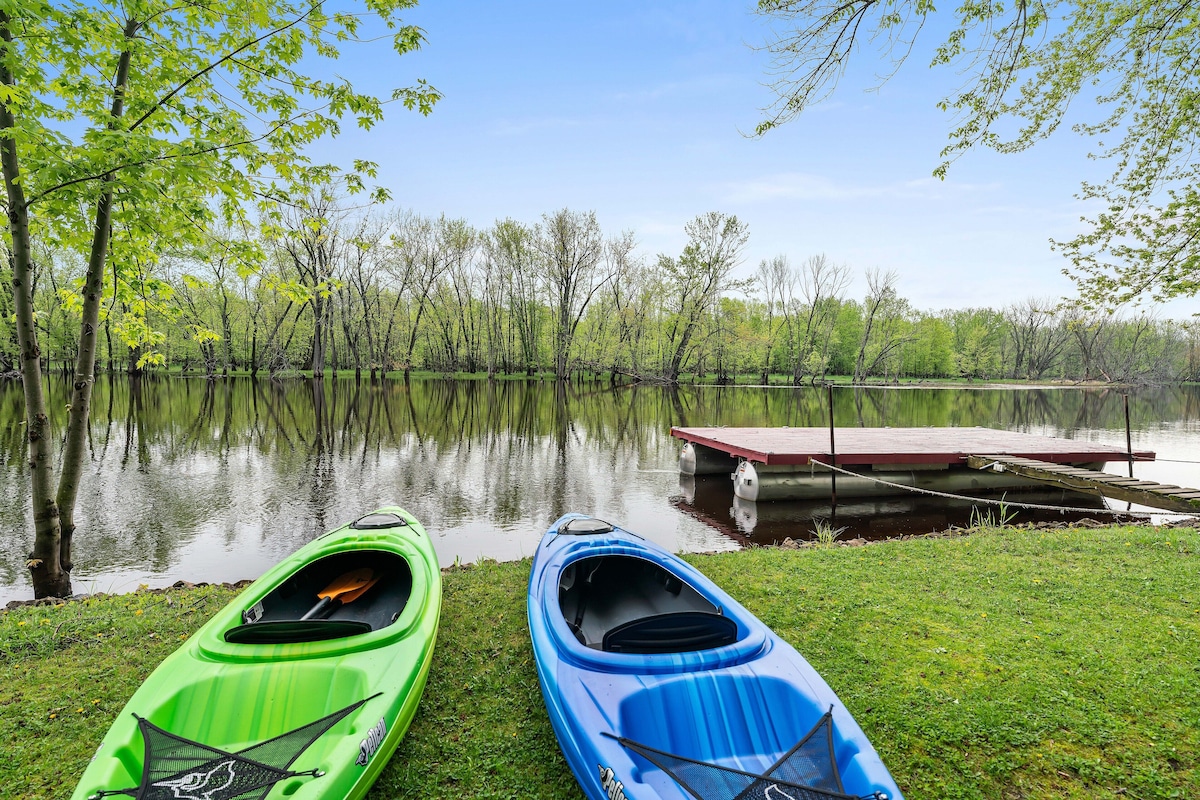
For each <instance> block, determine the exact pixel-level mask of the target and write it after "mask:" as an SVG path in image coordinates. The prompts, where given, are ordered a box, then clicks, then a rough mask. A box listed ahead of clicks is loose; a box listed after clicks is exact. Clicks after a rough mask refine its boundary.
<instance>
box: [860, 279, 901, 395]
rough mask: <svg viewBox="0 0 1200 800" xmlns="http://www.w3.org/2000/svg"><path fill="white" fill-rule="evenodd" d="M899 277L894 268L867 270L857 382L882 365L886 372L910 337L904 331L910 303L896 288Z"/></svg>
mask: <svg viewBox="0 0 1200 800" xmlns="http://www.w3.org/2000/svg"><path fill="white" fill-rule="evenodd" d="M897 280H898V276H897V275H896V273H895V272H894V271H890V270H889V271H888V272H883V271H881V270H879V269H871V270H867V297H866V300H865V301H864V302H863V310H864V319H863V331H862V338H861V339H860V340H859V345H858V358H857V359H856V360H855V362H854V382H855V383H861V382H862V380H863V379H864V378H866V377H867V376H868V375H871V374H874V373H875V372H876V371H878V370H880V369H881V368H883V369H884V371H885V372H886V367H887V366H888V362H889V360H890V359H891V358H892V357H893V356H895V355H899V352H900V348H901V347H903V346H904V344H905V343H906V342H907V341H908V340H909V338H910V337H908V336H907V335H906V333H905V331H904V322H905V316H906V314H907V312H908V303H907V301H905V300H904V299H903V298H901V297H900V295H899V294H898V293H897V291H896V281H897Z"/></svg>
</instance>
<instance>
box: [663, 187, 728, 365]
mask: <svg viewBox="0 0 1200 800" xmlns="http://www.w3.org/2000/svg"><path fill="white" fill-rule="evenodd" d="M683 230H684V233H686V234H687V237H688V242H687V245H685V246H684V248H683V253H682V254H681V255H680V256H679V258H672V257H670V256H666V255H660V256H659V257H658V266H659V270H660V271H661V272H663V273H664V277H665V280H666V282H667V288H668V291H669V292H671V295H672V296H671V297H670V302H671V307H670V311H671V321H670V323H669V329H668V331H667V334H666V345H667V348H668V351H669V353H668V360H667V363H666V364H665V369H664V377H665V378H666V379H667V380H669V381H677V380H679V373H680V370H681V369H682V367H683V360H684V357H685V356H686V355H687V353H688V350H689V348H690V347H691V345H692V337H693V336H694V335H695V334H696V330H697V328H698V326H699V324H700V321H701V319H702V318H703V317H704V315H705V314H707V313H708V312H709V311H711V310H712V308H713V306H714V304H715V303H716V302H717V298H719V297H720V296H721V294H722V293H723V292H725V291H728V290H730V289H734V288H738V285H737V284H736V282H734V281H732V279H731V277H730V276H731V275H732V273H733V270H734V268H735V267H737V265H738V262H739V260H740V258H741V252H742V248H743V247H745V246H746V241H747V240H748V239H749V237H750V233H749V231H748V230H747V228H746V225H745V224H744V223H743V222H741V221H739V220H738V218H737V217H735V216H732V215H731V216H726V215H725V214H722V213H720V212H718V211H710V212H708V213H707V214H701V215H700V216H698V217H696V218H695V219H694V220H692V221H691V222H689V223H688V224H687V225H685V226H684V228H683Z"/></svg>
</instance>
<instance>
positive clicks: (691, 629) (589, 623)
mask: <svg viewBox="0 0 1200 800" xmlns="http://www.w3.org/2000/svg"><path fill="white" fill-rule="evenodd" d="M558 604H559V608H560V610H561V611H562V615H563V619H564V620H566V623H567V626H568V627H569V628H570V629H571V631H572V632H573V633H574V634H575V638H576V639H577V640H578V641H579V642H580V644H583V645H584V646H585V647H589V648H592V649H594V650H602V651H604V652H610V653H644V654H653V653H688V652H694V651H697V650H708V649H711V648H715V647H723V646H725V645H728V644H732V643H734V642H736V641H737V638H738V626H737V623H736V622H735V621H734V620H733V619H731V618H729V617H727V616H725V615H724V614H723V613H722V610H721V608H720V607H719V606H717V605H716V604H714V603H713V602H712V601H710V600H709V599H708V598H706V597H705V596H704V595H702V594H700V592H698V591H696V589H695V588H693V587H692V586H690V585H688V584H687V583H686V582H685V581H683V580H681V579H680V578H679V577H678V576H676V575H675V574H674V573H672V572H670V571H669V570H667V569H665V568H664V567H662V566H660V565H659V564H656V563H654V562H652V561H648V560H646V559H644V558H637V557H634V556H625V555H603V556H593V557H590V558H583V559H579V560H578V561H575V562H572V563H571V564H569V565H567V566H566V567H565V568H564V569H563V571H562V573H561V575H560V578H559V584H558Z"/></svg>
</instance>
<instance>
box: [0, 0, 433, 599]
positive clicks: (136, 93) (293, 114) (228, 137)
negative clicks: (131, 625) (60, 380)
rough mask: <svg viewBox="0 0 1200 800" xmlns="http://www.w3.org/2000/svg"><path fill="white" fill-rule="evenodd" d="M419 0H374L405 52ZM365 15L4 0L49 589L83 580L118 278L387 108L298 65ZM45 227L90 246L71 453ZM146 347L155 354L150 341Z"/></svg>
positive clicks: (272, 5)
mask: <svg viewBox="0 0 1200 800" xmlns="http://www.w3.org/2000/svg"><path fill="white" fill-rule="evenodd" d="M413 3H414V0H363V2H362V6H363V7H364V9H365V10H366V11H367V12H369V14H370V15H371V16H373V17H374V18H375V19H377V20H379V23H380V24H381V25H382V26H385V27H386V28H387V29H388V30H389V31H391V33H392V36H393V48H394V50H395V51H396V52H397V53H398V54H403V53H406V52H408V51H411V50H413V49H414V48H416V47H418V46H419V45H420V43H421V41H422V39H423V34H422V32H421V31H420V29H418V28H416V27H413V26H408V25H404V24H403V23H402V22H401V20H400V19H399V18H398V16H397V15H398V13H399V11H400V10H401V9H403V8H407V7H409V6H411V5H413ZM363 24H364V23H363V15H360V14H355V13H341V12H339V13H334V14H329V13H326V11H325V10H324V9H323V8H322V4H321V3H320V2H316V4H309V3H294V2H290V0H264V2H261V3H256V4H254V5H253V7H249V6H247V5H246V4H245V3H243V2H240V0H213V2H208V3H203V4H195V3H184V4H177V3H171V2H167V0H127V1H126V2H120V3H118V2H112V1H111V0H61V2H50V0H19V1H18V2H12V1H11V0H9V1H8V2H2V3H0V171H2V172H3V175H4V182H5V188H6V198H5V212H6V215H7V227H6V230H5V234H6V236H7V244H8V247H9V250H10V253H11V256H12V258H11V261H12V271H13V274H12V285H13V297H14V313H15V316H16V320H17V333H18V344H19V348H20V370H21V375H22V379H23V382H24V392H25V404H26V405H25V407H26V420H27V435H28V441H29V452H28V457H29V464H30V468H29V469H30V483H31V492H32V512H33V522H34V545H33V552H32V553H31V554H30V557H29V561H28V565H29V569H30V571H31V575H32V580H33V587H34V594H35V595H36V596H38V597H42V596H50V595H58V596H62V595H66V594H69V593H70V569H71V539H72V536H73V534H74V531H75V527H76V521H75V503H76V498H77V496H78V490H79V483H80V480H81V477H82V470H83V460H84V455H85V447H86V440H87V421H88V415H89V411H90V405H91V392H92V385H93V383H94V379H93V375H94V371H95V361H96V342H97V332H98V328H99V322H100V309H101V304H102V299H103V297H104V295H105V293H106V292H107V293H111V292H112V291H113V290H114V289H116V288H117V287H116V285H115V284H119V283H120V282H121V281H122V280H123V276H124V275H125V274H127V273H128V271H129V270H131V269H135V268H136V269H138V270H139V271H144V270H145V269H146V267H147V265H150V264H152V263H153V262H154V261H155V259H156V257H157V252H158V248H157V245H159V244H161V243H163V242H164V241H171V242H173V243H174V244H176V245H177V246H182V245H184V244H187V243H191V244H199V243H200V242H202V241H203V239H204V236H205V232H206V230H207V228H208V227H209V224H210V223H211V222H212V221H213V220H214V218H216V217H222V218H223V219H224V220H226V221H229V222H232V221H234V220H238V219H240V218H241V217H242V216H243V214H244V212H245V204H247V203H248V202H250V201H252V200H253V199H255V198H261V197H264V196H266V197H270V196H272V195H273V193H274V187H273V181H274V180H276V179H281V180H285V181H293V180H296V179H297V178H299V177H300V176H301V175H302V173H304V172H306V171H309V170H311V169H313V167H312V165H311V164H310V163H309V161H308V159H307V158H306V157H305V156H304V152H303V148H304V147H305V146H306V145H308V144H309V143H310V142H312V141H314V140H316V139H317V138H319V137H321V136H324V135H327V134H333V133H336V132H337V130H338V126H339V124H340V120H341V119H342V118H343V117H346V116H349V117H352V118H354V119H355V120H356V121H357V123H358V124H359V125H361V126H363V127H370V126H371V125H372V124H374V123H375V122H376V121H377V120H379V119H380V118H381V115H382V113H383V101H381V100H379V99H378V98H375V97H372V96H370V95H366V94H362V93H359V92H356V91H355V90H354V88H353V87H352V86H350V85H349V84H348V83H346V82H345V81H344V80H341V79H336V80H332V81H329V80H322V79H319V78H313V77H310V76H309V75H307V74H305V72H303V71H302V69H308V68H310V67H313V66H314V65H315V64H316V63H319V61H320V60H321V59H332V58H336V57H337V54H338V45H339V42H341V41H346V40H349V41H353V40H354V39H355V38H356V34H357V32H358V31H359V28H360V26H361V25H363ZM373 33H375V32H374V31H373ZM98 77H99V78H100V79H97V78H98ZM393 99H394V100H398V101H400V102H403V103H404V104H405V105H406V106H407V107H409V108H416V109H419V110H420V111H422V112H424V113H428V112H429V111H430V110H431V108H432V105H433V103H434V102H435V101H436V100H437V99H438V95H437V93H436V92H435V91H434V90H433V89H432V88H430V87H429V86H427V85H425V84H424V83H423V82H421V83H419V84H418V85H416V86H415V87H409V88H403V89H399V90H397V91H396V92H395V93H394V94H393ZM310 103H311V105H309V104H310ZM355 169H356V172H358V173H365V174H367V175H369V174H371V172H372V170H373V167H372V165H371V164H369V163H368V162H357V163H356V164H355ZM359 185H361V179H359ZM37 239H45V240H47V241H51V242H53V243H54V245H55V246H56V247H62V248H65V249H70V250H75V251H77V252H81V253H84V254H86V258H87V268H86V273H85V277H84V283H83V289H82V292H81V297H82V304H81V307H80V315H81V318H80V328H79V330H80V337H79V341H78V347H77V353H76V358H75V367H74V385H73V391H72V396H71V402H70V413H69V417H68V422H67V429H66V432H65V437H64V438H63V446H62V448H61V451H58V449H57V448H56V447H54V442H55V441H56V439H57V436H55V435H54V433H53V432H52V431H51V430H50V424H49V416H48V415H47V413H46V402H45V396H44V394H43V391H42V385H41V376H40V372H39V360H40V357H41V352H40V348H39V343H38V336H37V330H36V328H35V316H34V295H33V290H32V285H31V277H32V255H31V253H32V248H33V242H34V241H35V240H37ZM106 281H109V282H108V283H106ZM141 358H142V360H143V363H144V362H145V361H150V360H153V359H155V358H156V355H155V353H154V352H153V350H152V348H146V349H144V350H143V351H142V356H141ZM56 455H57V456H58V459H59V460H58V465H57V466H58V470H57V471H58V480H57V484H56V482H55V471H56V464H55V456H56Z"/></svg>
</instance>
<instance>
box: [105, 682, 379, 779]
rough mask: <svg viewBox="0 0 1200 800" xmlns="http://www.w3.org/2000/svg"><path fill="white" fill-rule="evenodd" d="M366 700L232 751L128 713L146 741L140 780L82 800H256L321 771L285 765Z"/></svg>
mask: <svg viewBox="0 0 1200 800" xmlns="http://www.w3.org/2000/svg"><path fill="white" fill-rule="evenodd" d="M377 696H378V695H372V697H377ZM370 699H371V698H370V697H368V698H366V699H364V700H359V701H358V702H357V703H354V704H353V705H349V706H346V707H345V708H343V709H341V710H340V711H335V712H333V713H332V714H330V715H329V716H326V717H322V718H321V719H318V720H316V721H314V722H310V723H308V724H307V725H302V726H301V727H299V728H296V729H295V730H291V731H288V732H287V733H284V734H281V735H279V736H276V737H275V738H274V739H268V740H267V741H265V742H259V743H258V744H256V745H251V746H250V747H247V748H246V749H244V750H239V751H237V752H236V753H229V752H226V751H224V750H220V749H218V748H215V747H209V746H208V745H205V744H201V743H199V742H193V741H191V740H190V739H184V738H183V737H181V736H176V735H175V734H173V733H171V732H169V731H165V730H163V729H162V728H159V727H158V726H157V725H154V724H152V723H150V722H149V721H147V720H146V719H144V718H142V717H138V716H137V715H136V714H134V716H135V717H136V718H137V721H138V730H140V731H141V733H142V740H143V742H145V746H146V751H145V756H144V758H143V767H142V782H141V783H140V784H139V785H137V786H135V787H132V788H129V789H117V790H115V791H101V792H97V793H95V794H93V795H91V797H89V798H88V800H98V799H99V798H103V797H107V796H109V795H116V794H126V795H129V796H131V797H133V798H135V800H261V799H262V798H263V797H265V796H266V795H267V792H269V791H271V787H272V786H274V785H275V784H276V783H278V782H279V781H281V780H283V779H284V778H292V777H296V776H300V775H310V776H313V777H320V776H321V775H323V774H324V773H322V772H320V771H319V770H315V769H313V770H306V771H303V772H294V771H292V770H291V769H290V767H291V765H292V762H293V761H295V760H296V758H297V757H299V755H300V754H301V753H303V752H304V751H305V750H307V749H308V747H309V745H311V744H312V743H313V742H315V741H316V740H317V739H318V738H319V737H320V736H321V734H323V733H325V731H327V730H329V729H330V728H332V727H333V726H334V725H336V724H337V723H338V722H339V721H341V720H342V719H344V718H345V717H346V716H347V715H349V714H350V713H351V712H352V711H354V710H355V709H357V708H358V707H359V706H361V705H362V704H363V703H365V702H367V700H370Z"/></svg>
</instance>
